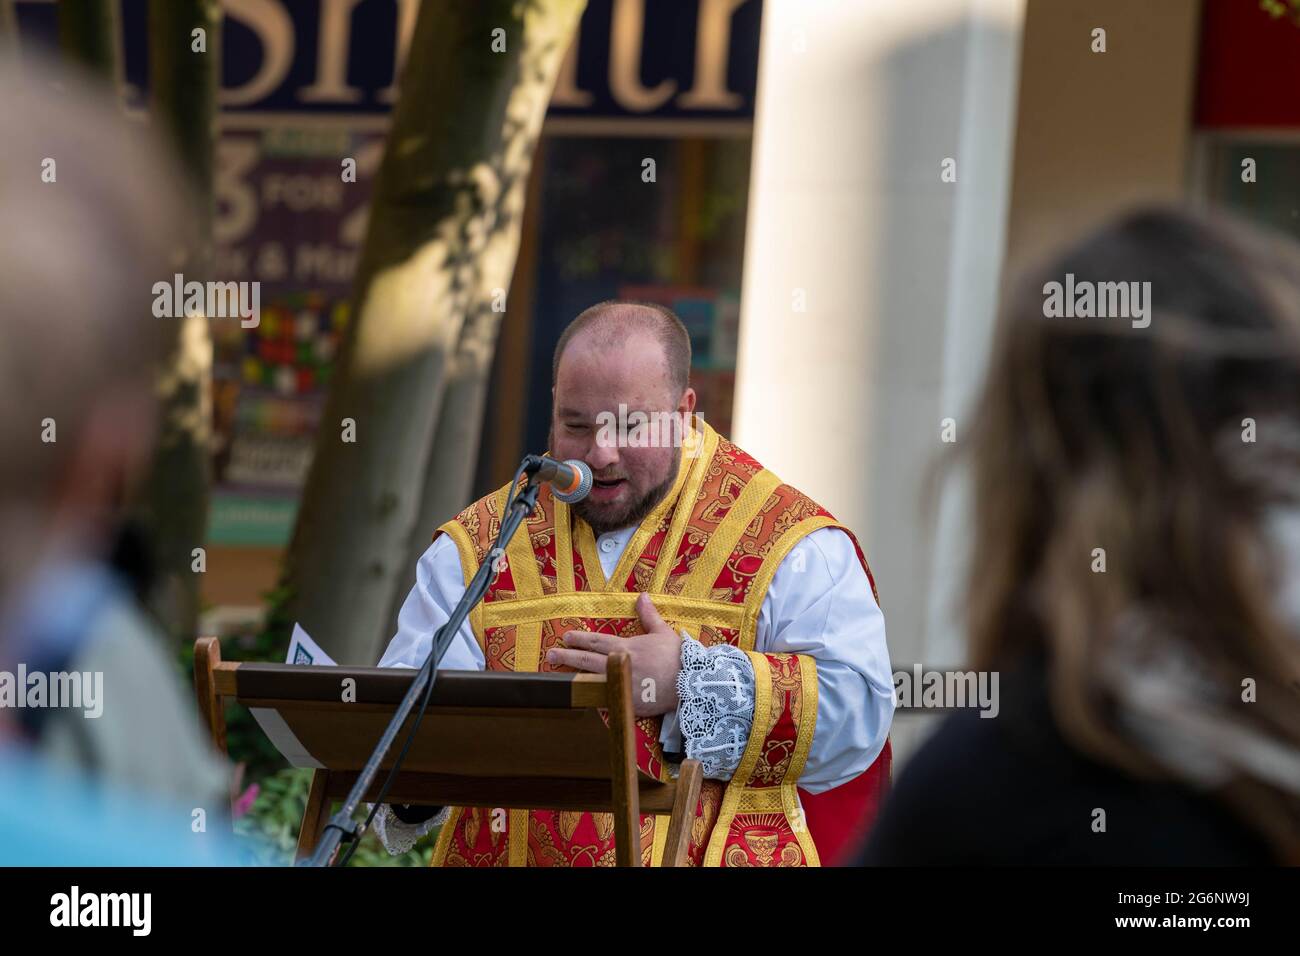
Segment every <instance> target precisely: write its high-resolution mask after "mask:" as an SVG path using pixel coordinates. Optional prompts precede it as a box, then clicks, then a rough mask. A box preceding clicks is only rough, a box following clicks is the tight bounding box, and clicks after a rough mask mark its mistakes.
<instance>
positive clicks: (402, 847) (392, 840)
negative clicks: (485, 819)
mask: <svg viewBox="0 0 1300 956" xmlns="http://www.w3.org/2000/svg"><path fill="white" fill-rule="evenodd" d="M366 807H367V811H368V810H369V807H370V804H367V805H366ZM449 816H451V807H443V808H442V810H441V811H440V812H439V813H437V814H436V815H434V816H432V817H430V818H429V819H428V820H425V821H424V822H423V823H403V822H402V821H401V820H399V819H397V816H396V815H395V814H394V813H393V808H392V807H391V806H389V805H388V804H387V803H385V804H384V805H383V806H382V807H380V808H379V812H378V813H376V814H375V818H374V819H373V820H372V821H370V828H371V830H373V831H374V833H375V836H377V837H379V842H380V843H382V844H383V845H384V849H385V850H387V851H388V852H389V854H390V855H392V856H401V855H402V854H403V853H405V852H406V851H407V850H409V849H411V847H413V846H415V844H416V841H417V840H419V839H420V838H421V837H424V836H427V835H428V834H429V831H430V830H432V829H433V828H434V827H436V826H441V825H442V824H443V823H445V822H446V821H447V818H448V817H449Z"/></svg>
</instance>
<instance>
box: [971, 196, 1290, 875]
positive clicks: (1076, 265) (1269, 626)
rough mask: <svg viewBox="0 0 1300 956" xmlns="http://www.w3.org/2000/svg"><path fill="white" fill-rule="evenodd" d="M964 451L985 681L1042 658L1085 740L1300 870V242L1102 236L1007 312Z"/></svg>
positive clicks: (974, 621) (1219, 221)
mask: <svg viewBox="0 0 1300 956" xmlns="http://www.w3.org/2000/svg"><path fill="white" fill-rule="evenodd" d="M1052 283H1057V284H1059V285H1056V286H1054V285H1052ZM1103 283H1122V284H1124V287H1125V290H1126V292H1125V294H1127V295H1128V297H1129V298H1128V309H1127V310H1123V311H1124V314H1121V315H1112V316H1111V317H1096V313H1097V312H1098V311H1100V309H1099V308H1098V302H1100V301H1101V299H1100V297H1101V296H1105V297H1106V301H1107V303H1108V304H1109V303H1114V302H1121V303H1122V302H1123V301H1124V300H1123V299H1122V298H1121V290H1120V288H1119V287H1117V286H1104V285H1102V284H1103ZM1130 283H1138V285H1137V286H1131V285H1130ZM1141 283H1150V285H1149V286H1146V287H1143V286H1142V285H1141ZM1089 284H1091V286H1089ZM1085 290H1088V291H1085ZM1147 290H1149V294H1147ZM1071 294H1073V295H1074V296H1075V297H1076V298H1075V303H1076V304H1077V305H1078V306H1079V308H1074V307H1071V306H1065V307H1062V306H1064V303H1063V301H1062V297H1064V296H1070V295H1071ZM1087 294H1092V295H1094V296H1095V297H1096V298H1095V299H1094V303H1093V307H1092V309H1090V310H1088V309H1087V307H1086V303H1085V302H1083V300H1082V299H1080V298H1078V297H1079V296H1083V295H1087ZM1144 294H1145V295H1146V296H1147V297H1146V300H1145V302H1143V301H1142V300H1141V299H1139V298H1138V297H1139V296H1142V295H1144ZM1053 296H1055V297H1056V298H1055V301H1052V297H1053ZM1085 310H1086V311H1092V312H1093V314H1094V317H1079V313H1080V312H1083V311H1085ZM1143 310H1146V311H1145V314H1143ZM1062 313H1073V314H1074V315H1075V316H1076V317H1069V315H1068V314H1062ZM966 451H967V452H968V453H969V455H970V463H971V465H972V477H973V493H974V506H973V507H974V525H975V527H974V531H975V538H974V549H975V550H974V555H973V562H972V573H971V576H970V579H969V585H968V595H967V608H968V615H969V618H968V624H969V633H970V638H971V642H972V652H973V657H974V664H975V666H977V667H979V668H981V669H991V670H998V669H1001V668H1006V667H1007V666H1009V665H1011V664H1012V663H1013V662H1015V661H1016V660H1018V659H1021V658H1022V657H1024V656H1025V655H1026V653H1028V654H1034V655H1041V660H1043V662H1044V663H1045V665H1046V668H1047V673H1048V675H1049V677H1048V683H1049V687H1048V691H1049V695H1050V699H1051V705H1052V711H1053V714H1054V716H1055V719H1056V721H1057V722H1058V724H1059V725H1060V727H1061V730H1062V732H1063V733H1064V734H1065V735H1066V737H1067V739H1068V740H1070V741H1071V743H1072V744H1073V745H1075V746H1076V747H1078V748H1079V749H1080V750H1082V751H1083V752H1085V753H1087V754H1089V755H1091V756H1093V757H1094V758H1096V759H1099V760H1101V761H1102V762H1104V763H1107V764H1109V765H1111V766H1115V767H1118V768H1120V769H1121V770H1124V771H1126V772H1128V773H1131V774H1132V775H1134V776H1137V777H1140V778H1141V777H1146V778H1159V779H1173V780H1177V781H1181V782H1185V783H1188V784H1191V785H1194V786H1196V787H1198V788H1200V789H1204V790H1208V791H1211V792H1213V793H1214V794H1216V795H1218V796H1220V797H1221V798H1222V799H1223V800H1225V801H1226V802H1227V803H1228V804H1229V805H1230V806H1231V807H1233V808H1234V809H1235V810H1237V811H1238V812H1239V813H1240V815H1241V816H1242V817H1243V818H1244V819H1245V821H1246V822H1247V823H1248V824H1249V825H1250V826H1253V827H1255V828H1257V829H1258V830H1260V831H1262V832H1263V834H1264V836H1265V837H1266V838H1267V839H1268V840H1269V841H1270V844H1271V845H1272V846H1273V847H1274V848H1276V849H1277V850H1278V852H1279V855H1280V856H1282V857H1284V858H1289V859H1293V860H1294V859H1297V858H1300V613H1298V612H1297V610H1296V605H1295V598H1296V594H1297V591H1296V588H1297V586H1298V581H1300V563H1297V561H1300V541H1298V540H1297V535H1296V531H1297V530H1298V529H1297V524H1296V519H1297V518H1298V517H1300V511H1298V510H1297V506H1298V505H1300V250H1298V249H1297V247H1296V245H1295V244H1294V243H1293V242H1291V241H1290V240H1288V239H1286V238H1284V237H1282V236H1280V235H1273V234H1269V233H1265V232H1262V231H1259V230H1256V229H1255V228H1253V227H1248V226H1246V225H1244V224H1242V223H1240V222H1236V221H1233V220H1230V219H1228V218H1226V217H1223V216H1218V215H1215V216H1199V215H1193V214H1190V213H1185V212H1179V211H1174V210H1166V209H1162V208H1156V209H1143V210H1138V211H1134V212H1132V213H1130V214H1128V215H1126V216H1124V217H1123V218H1120V219H1118V220H1117V221H1115V222H1113V223H1112V224H1110V225H1108V226H1106V227H1105V228H1102V229H1101V230H1099V231H1097V232H1095V233H1093V234H1092V235H1091V236H1089V237H1088V238H1087V239H1085V240H1084V241H1082V242H1080V243H1078V244H1077V245H1075V246H1073V247H1072V248H1070V249H1069V250H1068V251H1067V252H1065V253H1064V255H1062V256H1060V257H1058V258H1056V259H1054V260H1053V261H1052V262H1051V263H1050V265H1048V266H1047V267H1045V268H1042V269H1039V270H1036V271H1034V272H1033V273H1031V274H1030V275H1029V276H1028V278H1027V280H1026V281H1025V282H1024V283H1023V285H1022V286H1020V287H1019V289H1018V290H1017V291H1016V292H1015V293H1013V294H1012V295H1011V296H1010V298H1009V300H1008V308H1007V309H1006V311H1005V314H1004V317H1003V322H1002V325H1001V327H1000V329H999V333H998V336H997V340H996V343H995V346H994V352H993V357H992V361H991V367H990V370H989V374H988V376H987V379H986V384H985V386H984V390H983V393H982V395H981V396H980V398H979V401H978V404H977V413H976V419H975V421H974V423H973V425H972V430H971V438H970V442H969V444H968V447H967V449H966ZM1288 541H1289V542H1290V543H1289V544H1288Z"/></svg>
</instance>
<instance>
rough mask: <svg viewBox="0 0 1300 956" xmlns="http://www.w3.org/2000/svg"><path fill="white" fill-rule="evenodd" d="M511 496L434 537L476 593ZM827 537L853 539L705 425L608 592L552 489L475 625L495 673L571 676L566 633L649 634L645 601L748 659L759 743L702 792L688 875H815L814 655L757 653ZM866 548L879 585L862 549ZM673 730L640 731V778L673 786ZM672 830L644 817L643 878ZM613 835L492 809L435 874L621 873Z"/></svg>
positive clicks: (451, 835) (596, 823) (599, 822)
mask: <svg viewBox="0 0 1300 956" xmlns="http://www.w3.org/2000/svg"><path fill="white" fill-rule="evenodd" d="M509 490H510V486H509V485H506V486H503V487H502V488H500V489H498V490H497V491H496V492H494V493H493V494H491V495H488V496H486V497H484V498H481V499H479V500H478V501H476V502H474V503H473V504H472V505H470V506H469V507H468V508H466V509H465V510H464V511H462V512H461V513H460V514H458V515H457V516H456V517H455V518H453V519H452V520H451V521H448V522H447V523H446V524H444V525H442V526H441V527H440V528H439V529H438V531H437V534H435V535H434V537H435V539H436V538H437V536H438V534H447V535H450V536H451V538H452V540H454V541H455V543H456V547H457V549H458V550H459V553H460V561H461V567H462V570H463V572H464V576H465V580H466V581H467V582H468V581H469V579H470V578H471V577H472V576H473V574H474V572H475V571H476V570H477V568H478V567H479V565H480V564H481V563H482V561H483V559H484V556H485V554H486V553H487V551H488V550H489V549H490V548H491V547H492V544H493V543H494V542H495V540H496V537H497V533H498V531H499V530H500V523H501V512H502V509H503V507H504V505H505V502H506V496H507V493H508V492H509ZM826 527H838V528H843V525H840V524H838V523H837V522H836V521H835V519H834V518H833V517H832V516H831V515H830V513H829V512H827V511H826V510H825V509H824V508H822V507H820V506H819V505H818V504H816V503H815V502H814V501H812V500H811V499H809V498H808V497H806V496H805V495H803V494H801V493H800V492H798V491H797V490H795V489H794V488H792V487H791V486H789V485H786V484H783V483H782V482H781V481H780V479H778V478H777V477H776V476H775V475H773V474H772V472H770V471H768V470H767V469H765V468H764V467H763V466H762V465H760V464H759V463H758V462H757V461H755V460H754V459H753V458H752V457H750V456H749V455H748V454H746V453H745V452H744V451H742V450H740V449H739V448H738V447H736V445H734V444H733V443H732V442H730V441H728V440H727V439H725V438H722V437H720V436H719V435H718V434H717V432H715V431H714V430H713V429H712V428H711V427H710V426H709V425H708V424H707V423H703V424H702V427H701V428H698V429H692V431H691V432H690V434H689V435H688V436H687V439H686V441H685V442H684V446H683V450H682V455H681V460H680V464H679V467H678V471H677V477H676V480H675V482H674V484H673V486H672V489H671V490H670V491H669V493H668V494H667V495H666V496H665V498H664V500H663V501H662V502H660V503H659V504H658V505H657V506H656V507H655V509H654V511H653V512H651V514H650V515H649V516H647V517H646V519H645V520H644V521H643V522H642V523H641V525H640V526H639V527H638V528H637V530H636V532H635V533H634V534H633V536H632V538H631V540H630V541H629V542H628V545H627V548H626V549H625V550H624V552H623V555H622V558H621V559H620V561H619V563H618V567H617V568H616V569H615V571H614V573H613V575H612V576H611V577H610V578H609V579H608V580H606V578H605V574H604V570H603V568H602V567H601V564H600V559H599V557H598V556H597V553H596V542H595V538H594V536H593V533H592V530H591V528H590V526H589V525H588V524H587V523H586V522H585V521H582V520H580V519H576V518H575V517H574V516H573V515H572V514H571V512H570V509H569V507H568V506H567V505H566V504H564V503H563V502H560V501H557V500H556V499H555V498H554V497H553V496H552V495H551V493H550V489H549V486H544V487H543V489H542V491H541V494H540V495H539V497H538V501H537V507H536V508H535V509H534V511H533V513H532V515H531V516H530V517H529V519H528V520H527V521H526V522H525V524H524V525H523V526H522V527H521V528H520V529H519V531H518V532H517V533H516V534H515V536H514V540H512V541H511V542H510V543H509V545H508V546H507V549H506V561H505V567H504V568H503V569H502V570H501V572H500V574H499V575H498V576H497V577H496V580H495V581H494V582H493V584H492V586H491V588H490V590H489V591H488V593H487V595H486V597H485V598H484V600H483V601H482V602H481V603H480V604H479V605H477V606H476V607H475V609H474V610H473V612H472V613H471V615H470V624H471V626H472V628H473V632H474V637H475V639H476V640H477V641H478V644H479V647H480V648H481V650H482V651H483V656H484V659H485V660H486V662H487V669H488V670H504V671H516V672H536V671H539V670H542V671H555V670H567V668H560V667H554V666H552V665H549V664H547V663H546V661H545V654H546V651H547V650H548V649H550V648H551V647H553V646H555V645H556V644H557V643H558V642H559V640H560V638H561V637H562V636H563V635H564V633H565V632H566V631H570V630H585V631H594V632H600V633H606V634H614V635H621V636H631V635H634V634H640V633H642V632H643V629H642V627H641V623H640V620H639V619H638V617H637V615H636V611H635V607H634V603H635V601H636V597H637V594H638V593H640V592H643V591H644V592H647V593H649V595H650V597H651V598H652V599H653V601H654V604H655V607H656V608H658V610H659V613H660V614H661V615H663V617H664V619H665V620H666V621H667V622H668V623H669V624H670V625H672V626H673V627H674V628H676V629H684V630H686V631H687V632H688V633H689V634H691V635H692V636H693V637H695V638H697V639H698V640H699V641H701V642H702V643H703V644H705V645H710V644H716V643H718V642H719V641H726V642H727V643H728V644H731V645H733V646H735V647H738V648H740V649H741V650H742V651H744V652H745V653H746V654H747V655H748V656H749V659H750V661H751V662H752V664H753V666H754V674H755V678H756V688H755V707H754V723H753V730H752V732H751V734H750V737H749V742H748V745H747V746H746V748H745V751H744V754H743V756H742V758H741V761H740V766H739V767H738V768H737V769H736V771H735V773H734V775H733V777H732V779H731V780H730V781H720V780H706V781H704V786H703V788H702V791H701V794H700V800H699V803H698V805H697V806H696V811H695V820H694V823H693V825H692V827H691V834H690V849H689V853H688V861H689V863H690V865H693V866H701V865H702V866H817V865H819V857H818V851H817V847H816V846H815V845H814V842H813V839H812V836H811V835H810V833H809V830H808V827H807V826H805V825H803V818H802V815H801V813H800V808H799V798H798V796H797V794H796V791H795V786H796V782H797V781H798V779H799V775H800V773H801V772H802V771H803V768H804V764H805V762H806V760H807V758H808V751H809V748H810V747H811V744H812V737H813V730H814V728H815V725H816V718H817V665H816V662H815V661H814V659H813V658H812V657H810V656H808V655H796V654H765V653H760V652H757V651H755V650H754V642H755V638H756V629H757V624H758V613H759V608H760V607H761V606H762V603H763V598H764V595H765V594H766V593H767V589H768V586H769V585H770V584H771V582H772V577H773V575H774V574H775V573H776V569H777V566H778V565H779V564H780V563H781V561H782V559H784V558H785V556H786V555H787V554H788V553H789V552H790V549H791V548H793V547H794V546H795V544H797V543H798V542H799V541H800V540H801V539H803V538H804V537H805V536H807V535H808V534H811V533H812V532H813V531H816V530H817V529H819V528H826ZM843 530H844V531H845V532H846V533H849V535H850V537H852V534H851V533H850V532H848V529H847V528H843ZM854 547H855V548H857V552H858V558H859V560H860V561H861V562H862V566H863V569H864V570H866V572H867V576H868V579H869V580H870V578H871V572H870V569H868V568H867V564H866V560H865V558H863V556H862V551H861V548H859V547H858V546H857V541H856V539H855V540H854ZM872 589H873V591H874V589H875V584H874V582H872ZM661 722H662V717H652V718H639V719H638V720H637V721H636V754H637V764H638V766H639V767H640V769H641V770H642V771H644V772H645V773H648V774H650V775H652V776H654V777H656V778H658V779H661V780H667V779H669V777H668V770H667V768H666V767H665V765H664V757H663V750H662V746H661V745H660V743H659V732H660V727H661ZM667 821H668V818H667V816H656V815H651V814H643V815H642V816H641V834H640V836H641V859H642V864H643V865H646V866H657V865H659V863H660V860H661V858H662V855H663V848H664V843H665V840H666V838H667ZM494 822H495V823H496V825H495V826H494ZM502 823H504V826H502V825H501V824H502ZM613 830H614V824H613V817H612V816H611V815H610V814H608V813H580V812H575V811H552V810H510V811H508V812H506V813H503V812H501V811H498V812H497V815H496V818H495V821H494V818H493V811H492V808H487V807H456V808H454V809H453V810H452V813H451V816H450V818H449V819H448V821H447V823H446V824H445V825H444V826H443V827H442V830H441V832H440V834H439V837H438V841H437V845H436V848H435V850H434V856H433V865H434V866H612V865H613V863H614V856H615V854H614V834H613Z"/></svg>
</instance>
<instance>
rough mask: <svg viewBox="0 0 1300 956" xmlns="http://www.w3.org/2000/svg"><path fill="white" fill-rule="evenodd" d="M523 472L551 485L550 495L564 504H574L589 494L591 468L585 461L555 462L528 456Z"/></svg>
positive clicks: (545, 458)
mask: <svg viewBox="0 0 1300 956" xmlns="http://www.w3.org/2000/svg"><path fill="white" fill-rule="evenodd" d="M524 470H525V471H526V472H528V474H530V475H536V476H537V477H538V478H539V479H541V480H542V481H545V482H548V483H549V484H550V485H551V494H553V495H554V496H555V497H556V499H557V500H559V501H563V502H564V503H565V504H570V505H571V504H575V503H577V502H579V501H581V500H582V499H583V498H585V497H587V495H589V494H591V468H589V467H588V466H587V463H586V462H585V461H579V460H578V459H576V458H570V459H569V460H568V461H557V460H556V459H554V458H547V457H546V456H545V455H529V456H528V457H527V458H525V459H524Z"/></svg>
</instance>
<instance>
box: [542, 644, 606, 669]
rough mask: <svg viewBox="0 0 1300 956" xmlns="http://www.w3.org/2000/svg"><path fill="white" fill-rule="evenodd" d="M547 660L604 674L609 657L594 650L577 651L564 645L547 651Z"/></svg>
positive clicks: (559, 665) (556, 664) (559, 664)
mask: <svg viewBox="0 0 1300 956" xmlns="http://www.w3.org/2000/svg"><path fill="white" fill-rule="evenodd" d="M546 661H547V663H549V664H553V665H555V666H556V667H572V668H574V669H576V670H580V671H588V672H590V673H592V674H603V673H605V665H606V664H607V663H608V662H609V658H608V657H606V656H605V655H604V654H597V653H595V652H594V651H575V650H571V649H569V648H564V647H553V648H551V649H550V650H549V651H547V652H546Z"/></svg>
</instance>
